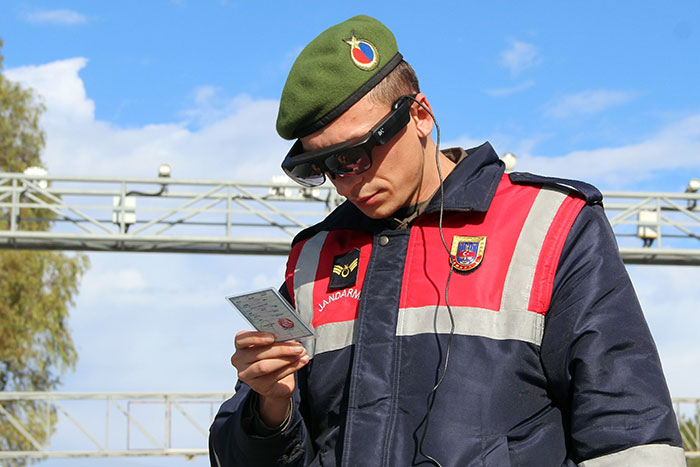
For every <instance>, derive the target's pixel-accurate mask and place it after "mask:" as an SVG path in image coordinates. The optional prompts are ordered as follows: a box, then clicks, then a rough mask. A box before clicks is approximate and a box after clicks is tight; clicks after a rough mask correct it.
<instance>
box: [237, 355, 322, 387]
mask: <svg viewBox="0 0 700 467" xmlns="http://www.w3.org/2000/svg"><path fill="white" fill-rule="evenodd" d="M303 358H304V359H307V360H306V361H307V362H308V356H306V355H304V356H301V355H295V356H293V357H280V358H266V359H264V360H257V361H255V362H252V363H250V364H248V365H241V366H240V367H238V366H237V367H236V368H237V369H238V378H239V379H241V380H243V381H245V382H248V381H249V380H254V379H257V378H267V377H271V378H274V377H275V376H276V375H278V374H279V373H280V371H282V370H283V369H284V368H286V367H288V366H289V365H294V364H296V363H297V362H298V361H300V360H301V359H303ZM234 366H235V365H234Z"/></svg>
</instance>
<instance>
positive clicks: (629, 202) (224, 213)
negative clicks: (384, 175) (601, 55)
mask: <svg viewBox="0 0 700 467" xmlns="http://www.w3.org/2000/svg"><path fill="white" fill-rule="evenodd" d="M604 195H605V207H606V212H607V214H608V217H609V218H610V222H611V224H612V226H613V230H614V233H615V236H616V238H617V240H618V244H619V246H620V252H621V254H622V258H623V260H624V261H625V262H626V263H628V264H668V265H671V264H682V265H695V266H698V265H700V206H698V201H699V200H700V195H699V194H698V193H653V192H620V191H615V192H606V193H604ZM342 200H343V198H341V197H339V196H338V195H337V194H336V193H335V190H334V189H333V188H332V187H331V186H321V187H318V188H303V187H299V186H298V185H295V184H293V183H291V182H287V181H283V182H234V181H230V180H176V179H170V178H150V179H149V178H105V177H59V176H49V175H46V176H37V175H25V174H17V173H0V217H1V218H0V248H20V249H61V250H93V251H131V252H181V253H228V254H256V255H261V254H262V255H286V254H287V253H288V252H289V248H290V242H291V239H292V237H293V236H294V234H295V233H296V232H298V231H299V230H301V229H302V228H304V227H306V226H308V225H311V224H313V223H315V222H318V221H319V220H320V219H322V218H323V217H324V216H325V215H326V214H327V213H328V212H330V211H331V210H332V209H334V208H335V207H336V206H337V205H338V204H340V202H342ZM37 209H38V211H37ZM42 213H43V214H42ZM47 214H50V217H52V218H53V226H52V228H51V229H50V230H48V231H47V230H36V229H35V228H33V224H36V223H37V222H40V221H45V220H46V218H47V217H49V216H48V215H47Z"/></svg>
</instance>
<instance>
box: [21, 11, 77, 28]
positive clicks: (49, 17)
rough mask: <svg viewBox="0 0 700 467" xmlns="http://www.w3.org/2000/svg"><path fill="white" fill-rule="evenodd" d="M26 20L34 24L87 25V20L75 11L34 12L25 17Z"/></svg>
mask: <svg viewBox="0 0 700 467" xmlns="http://www.w3.org/2000/svg"><path fill="white" fill-rule="evenodd" d="M24 19H25V20H26V21H28V22H30V23H34V24H55V25H59V26H73V25H76V24H85V23H87V18H86V17H85V15H82V14H80V13H78V12H77V11H74V10H34V11H31V12H29V13H26V14H25V15H24Z"/></svg>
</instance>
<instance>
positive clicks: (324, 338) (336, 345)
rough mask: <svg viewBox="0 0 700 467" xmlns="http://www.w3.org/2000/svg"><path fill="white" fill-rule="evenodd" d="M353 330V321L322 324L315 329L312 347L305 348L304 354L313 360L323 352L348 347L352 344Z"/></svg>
mask: <svg viewBox="0 0 700 467" xmlns="http://www.w3.org/2000/svg"><path fill="white" fill-rule="evenodd" d="M354 330H355V320H352V321H340V322H338V323H328V324H322V325H321V326H319V327H317V328H316V332H317V333H318V337H317V338H316V339H315V340H314V341H313V342H314V345H309V346H306V353H307V354H309V356H310V357H312V358H313V356H314V355H318V354H320V353H323V352H330V351H331V350H339V349H342V348H345V347H348V346H350V345H351V344H352V337H353V332H354ZM307 342H308V341H307Z"/></svg>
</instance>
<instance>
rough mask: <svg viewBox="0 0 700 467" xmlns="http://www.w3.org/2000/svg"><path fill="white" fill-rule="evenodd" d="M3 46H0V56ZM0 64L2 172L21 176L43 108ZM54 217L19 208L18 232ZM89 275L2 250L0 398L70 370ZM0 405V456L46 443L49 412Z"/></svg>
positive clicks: (81, 266)
mask: <svg viewBox="0 0 700 467" xmlns="http://www.w3.org/2000/svg"><path fill="white" fill-rule="evenodd" d="M2 45H3V43H2V40H0V49H2ZM2 61H3V57H2V55H1V54H0V172H22V171H23V170H24V169H26V168H27V167H31V166H41V165H42V161H41V151H42V149H43V147H44V141H45V140H44V132H43V131H42V130H41V128H40V126H39V118H40V116H41V114H42V113H43V111H44V106H43V105H42V104H41V103H40V102H39V101H38V99H37V97H36V96H35V94H34V93H33V92H32V91H31V90H30V89H24V88H22V87H21V86H20V85H19V84H17V83H12V82H10V81H8V80H7V78H5V76H4V75H3V74H2V73H1V72H2ZM23 201H27V200H23ZM9 216H10V212H9V209H7V208H0V230H8V229H9V225H10V219H9ZM53 217H54V213H53V212H52V211H50V210H47V209H37V208H29V207H26V208H22V209H21V210H20V213H19V220H20V223H19V226H20V229H22V230H48V229H49V228H50V227H51V219H52V218H53ZM22 219H25V220H29V219H44V220H43V221H42V222H36V221H32V222H28V221H25V222H22ZM87 267H88V261H87V256H85V255H83V254H77V255H72V256H68V255H66V254H64V253H62V252H57V251H30V250H0V391H49V390H52V389H55V388H56V387H57V386H58V385H59V384H60V377H61V376H62V375H63V374H65V372H66V371H67V370H69V369H73V368H74V366H75V363H76V360H77V352H76V350H75V346H74V344H73V339H72V338H71V334H70V329H69V328H68V315H69V308H70V307H71V306H72V305H74V298H75V296H76V294H77V292H78V284H79V282H80V278H81V276H82V274H83V273H84V272H85V270H86V269H87ZM0 404H2V405H1V406H0V450H34V449H35V448H36V446H35V443H38V444H40V445H44V444H46V443H47V442H48V440H49V439H50V437H51V435H52V433H53V431H54V426H55V423H56V413H55V411H54V410H52V409H51V408H50V407H48V406H46V405H45V404H42V403H41V402H35V401H32V402H12V403H8V402H5V401H0ZM17 425H21V426H22V429H23V430H24V431H25V433H21V430H19V429H18V428H17ZM27 434H28V435H29V436H27ZM28 438H33V439H32V440H30V439H28ZM9 465H25V461H23V460H15V461H12V463H11V464H9Z"/></svg>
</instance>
